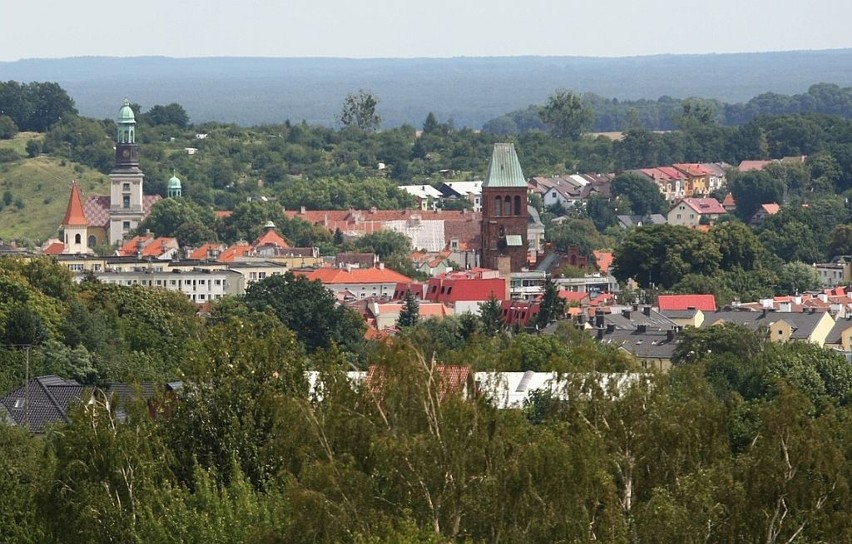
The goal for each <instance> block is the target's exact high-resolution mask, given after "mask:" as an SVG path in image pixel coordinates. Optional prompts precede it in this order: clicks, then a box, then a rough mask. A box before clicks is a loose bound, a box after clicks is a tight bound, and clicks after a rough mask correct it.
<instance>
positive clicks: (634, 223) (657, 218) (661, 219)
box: [616, 213, 668, 228]
mask: <svg viewBox="0 0 852 544" xmlns="http://www.w3.org/2000/svg"><path fill="white" fill-rule="evenodd" d="M616 217H617V218H618V222H619V223H620V224H621V226H622V227H624V228H630V227H638V226H640V225H665V224H666V223H668V220H666V217H665V216H664V215H662V214H659V213H653V214H650V215H617V216H616Z"/></svg>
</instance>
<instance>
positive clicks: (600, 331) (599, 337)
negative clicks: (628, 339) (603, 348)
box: [597, 329, 604, 340]
mask: <svg viewBox="0 0 852 544" xmlns="http://www.w3.org/2000/svg"><path fill="white" fill-rule="evenodd" d="M603 337H604V330H603V329H598V332H597V338H598V340H603Z"/></svg>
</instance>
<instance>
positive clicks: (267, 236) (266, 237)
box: [254, 228, 290, 249]
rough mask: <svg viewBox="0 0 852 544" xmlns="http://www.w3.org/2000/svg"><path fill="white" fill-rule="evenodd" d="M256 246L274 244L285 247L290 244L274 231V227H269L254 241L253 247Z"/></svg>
mask: <svg viewBox="0 0 852 544" xmlns="http://www.w3.org/2000/svg"><path fill="white" fill-rule="evenodd" d="M258 246H275V247H280V248H284V249H286V248H289V247H290V244H288V243H287V240H285V239H284V238H283V237H282V236H281V235H280V234H278V233H277V232H275V230H274V229H271V228H270V229H267V230H266V232H264V233H263V234H261V235H260V236H258V238H257V240H255V241H254V247H258Z"/></svg>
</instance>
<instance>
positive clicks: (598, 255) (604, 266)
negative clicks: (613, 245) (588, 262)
mask: <svg viewBox="0 0 852 544" xmlns="http://www.w3.org/2000/svg"><path fill="white" fill-rule="evenodd" d="M592 255H594V257H595V266H596V267H597V268H598V272H600V273H601V274H609V267H611V266H612V260H613V257H612V251H606V250H603V249H596V250H594V251H593V252H592Z"/></svg>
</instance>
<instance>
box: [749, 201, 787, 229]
mask: <svg viewBox="0 0 852 544" xmlns="http://www.w3.org/2000/svg"><path fill="white" fill-rule="evenodd" d="M780 211H781V206H779V205H778V204H776V203H775V202H771V203H769V204H761V205H760V208H758V209H757V211H756V212H754V215H752V216H751V224H752V225H759V224H761V223H763V222H764V221H765V220H766V218H767V217H769V216H770V215H775V214H776V213H778V212H780Z"/></svg>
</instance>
